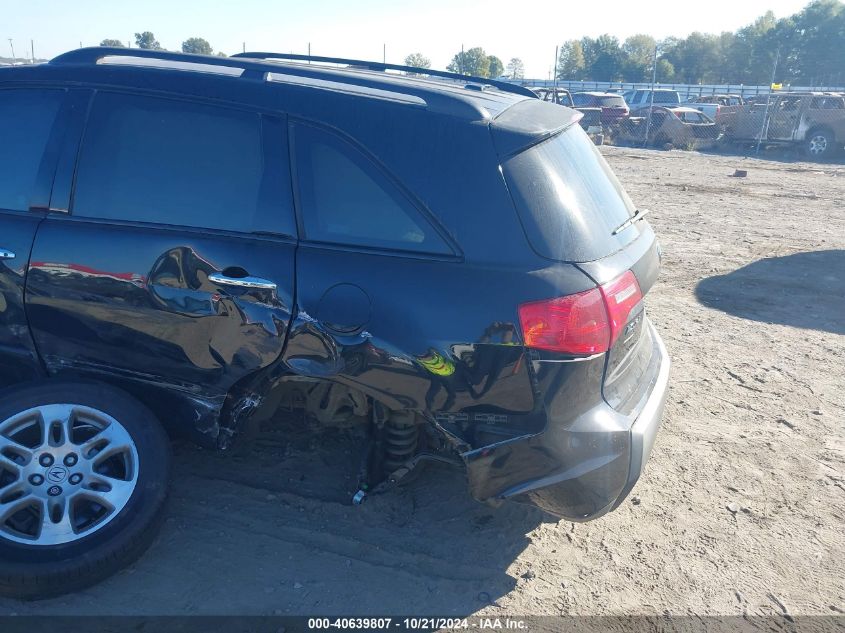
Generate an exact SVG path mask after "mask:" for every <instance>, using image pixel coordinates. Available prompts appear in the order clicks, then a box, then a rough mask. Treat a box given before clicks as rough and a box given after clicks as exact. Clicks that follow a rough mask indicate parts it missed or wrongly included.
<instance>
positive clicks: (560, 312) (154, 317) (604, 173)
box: [0, 48, 669, 597]
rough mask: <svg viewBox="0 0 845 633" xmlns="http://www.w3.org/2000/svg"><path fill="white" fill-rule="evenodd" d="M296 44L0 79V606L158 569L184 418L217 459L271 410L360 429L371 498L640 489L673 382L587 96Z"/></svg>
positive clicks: (59, 61)
mask: <svg viewBox="0 0 845 633" xmlns="http://www.w3.org/2000/svg"><path fill="white" fill-rule="evenodd" d="M302 61H303V58H298V57H297V56H290V55H274V54H269V53H246V54H242V55H236V56H235V57H231V58H215V57H200V56H192V55H181V54H175V53H167V52H163V51H141V50H132V51H127V50H125V49H106V48H93V49H80V50H77V51H73V52H70V53H67V54H65V55H61V56H60V57H57V58H56V59H54V60H52V61H51V62H50V63H47V64H42V65H36V66H28V67H16V68H9V69H3V70H0V139H2V143H0V382H2V383H3V387H4V391H3V392H2V393H0V592H2V593H5V594H7V595H15V596H20V597H39V596H46V595H51V594H56V593H61V592H64V591H69V590H72V589H75V588H78V587H80V586H84V585H86V584H90V583H91V582H94V581H95V580H98V579H100V578H103V577H104V576H106V575H108V574H110V573H112V572H113V571H115V570H116V569H118V568H119V567H120V566H121V565H124V564H126V562H127V561H129V560H131V559H132V558H133V557H135V556H137V555H139V554H140V553H141V552H142V551H143V550H144V548H145V547H146V546H147V544H148V543H149V542H150V541H151V539H152V537H153V534H154V526H155V525H156V523H157V519H158V518H160V516H161V514H162V507H163V504H164V501H165V498H166V491H167V485H168V473H169V464H170V453H169V444H168V441H167V434H166V433H165V431H164V429H165V428H166V429H167V430H168V431H169V432H170V433H175V432H180V431H181V432H184V433H188V434H190V435H192V436H193V437H194V438H195V439H196V440H197V441H199V442H201V443H202V444H204V445H205V446H208V447H215V448H226V447H227V446H229V445H230V443H231V440H232V438H233V437H235V436H236V435H238V433H239V432H241V431H243V430H244V429H245V427H246V426H247V425H248V424H251V423H255V422H256V421H261V420H267V419H269V418H270V417H272V416H273V413H274V412H277V411H279V409H280V408H286V409H288V408H292V407H299V408H301V409H304V411H305V413H306V414H307V416H308V419H310V420H312V421H316V422H317V423H318V424H321V425H333V424H343V425H357V426H359V427H360V428H361V429H362V431H363V432H365V433H366V436H367V438H368V447H369V449H368V451H367V458H366V459H365V463H364V464H363V465H362V469H361V475H360V480H361V481H360V491H359V492H358V493H357V494H356V495H355V497H354V500H355V501H356V502H360V501H361V500H362V499H363V498H365V497H366V495H368V494H373V493H374V492H376V491H380V490H384V489H386V488H388V487H389V486H390V485H392V484H395V483H396V482H398V481H399V480H401V479H402V478H403V477H404V476H405V475H406V474H407V473H409V472H411V471H412V470H413V469H414V467H415V466H417V465H418V464H420V463H424V462H425V461H427V460H441V461H449V462H453V463H456V464H458V465H460V466H461V467H462V468H464V469H465V471H466V475H467V478H468V482H469V489H470V492H471V493H472V495H473V496H474V497H475V498H477V499H479V500H481V501H488V502H493V503H497V502H500V501H502V500H507V499H512V500H516V501H522V502H528V503H532V504H535V505H537V506H539V507H540V508H543V509H544V510H547V511H548V512H550V513H553V514H555V515H557V516H559V517H566V518H567V519H570V520H574V521H581V520H588V519H591V518H595V517H598V516H600V515H602V514H603V513H605V512H607V511H609V510H612V509H613V508H615V507H616V506H618V505H619V504H620V503H621V501H622V500H623V499H624V498H625V496H626V495H627V494H628V493H629V491H630V490H631V488H632V487H633V485H634V483H635V482H636V481H637V478H638V477H639V475H640V473H641V471H642V469H643V467H644V464H645V462H646V460H647V459H648V456H649V453H650V450H651V447H652V444H653V442H654V439H655V435H656V433H657V429H658V426H659V424H660V418H661V414H662V410H663V404H664V399H665V395H666V390H667V382H668V373H669V360H668V357H667V354H666V351H665V349H664V347H663V344H662V342H661V340H660V338H659V336H658V335H657V333H656V332H655V330H654V328H653V327H652V325H651V323H650V322H649V320H648V319H647V318H646V316H645V312H644V304H643V298H644V296H645V294H646V293H647V292H648V290H649V289H650V288H651V287H652V285H653V284H654V283H655V280H656V278H657V275H658V269H659V248H658V244H657V240H656V239H655V236H654V233H653V232H652V230H651V228H650V227H649V225H648V223H647V222H641V221H640V220H641V219H642V215H643V212H642V211H638V210H637V209H636V208H635V206H634V204H633V203H632V202H631V200H630V199H629V198H628V196H627V195H626V193H625V192H624V190H623V189H622V187H621V186H620V184H619V182H618V181H617V180H616V178H615V177H614V175H613V173H612V172H611V170H610V169H609V167H608V166H607V164H606V163H605V161H604V160H603V159H602V157H601V155H600V154H599V153H598V152H597V151H596V149H595V148H594V147H593V144H592V143H591V142H590V141H589V139H588V138H587V136H586V134H585V133H584V131H583V130H582V129H581V128H580V127H579V126H578V125H577V121H578V118H579V114H578V113H577V112H575V111H574V110H571V109H569V108H565V107H560V106H557V105H554V104H551V103H544V102H543V101H541V100H539V99H537V98H536V97H535V95H534V94H533V93H531V92H530V91H529V90H527V89H525V88H521V87H518V86H514V85H510V84H507V83H499V82H496V81H491V80H486V79H477V78H471V77H466V76H461V75H454V74H450V73H438V72H435V71H429V70H424V71H423V70H420V69H413V68H405V67H401V66H391V65H389V64H377V63H371V62H360V61H352V60H337V59H328V58H309V59H308V61H310V62H331V63H330V64H328V63H308V64H306V63H302ZM388 70H392V71H396V70H399V71H405V73H406V74H404V75H402V74H397V73H395V72H388ZM412 73H426V75H425V76H420V75H419V74H412ZM362 435H363V433H362Z"/></svg>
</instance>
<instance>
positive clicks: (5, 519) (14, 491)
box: [0, 404, 138, 546]
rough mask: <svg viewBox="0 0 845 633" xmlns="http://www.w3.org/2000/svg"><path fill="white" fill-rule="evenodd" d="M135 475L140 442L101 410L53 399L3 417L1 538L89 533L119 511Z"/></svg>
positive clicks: (51, 538) (48, 538) (38, 539)
mask: <svg viewBox="0 0 845 633" xmlns="http://www.w3.org/2000/svg"><path fill="white" fill-rule="evenodd" d="M137 481H138V451H137V449H136V447H135V442H134V441H133V440H132V437H131V436H130V435H129V433H128V432H127V431H126V429H125V428H124V427H123V426H122V425H121V424H120V423H119V422H118V421H117V420H115V419H114V418H113V417H111V416H109V415H108V414H106V413H104V412H102V411H99V410H97V409H94V408H91V407H86V406H82V405H74V404H49V405H43V406H39V407H34V408H32V409H28V410H26V411H23V412H21V413H18V414H16V415H14V416H12V417H10V418H7V419H5V420H2V421H0V539H8V540H11V541H14V542H17V543H24V544H28V545H41V546H49V545H59V544H62V543H69V542H72V541H76V540H78V539H81V538H83V537H86V536H88V535H90V534H92V533H94V532H96V531H97V530H99V529H101V528H102V527H103V526H105V525H106V524H107V523H108V522H109V521H111V520H112V519H113V518H114V517H116V516H117V515H118V514H119V513H120V511H121V510H122V509H123V508H124V507H125V506H126V504H127V502H128V501H129V498H130V497H131V496H132V493H133V491H134V490H135V485H136V483H137Z"/></svg>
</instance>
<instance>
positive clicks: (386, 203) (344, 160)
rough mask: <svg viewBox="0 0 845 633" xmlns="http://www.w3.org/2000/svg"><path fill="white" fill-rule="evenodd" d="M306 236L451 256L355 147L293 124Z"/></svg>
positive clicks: (450, 251)
mask: <svg viewBox="0 0 845 633" xmlns="http://www.w3.org/2000/svg"><path fill="white" fill-rule="evenodd" d="M293 139H294V148H295V150H294V151H295V158H296V176H297V181H298V185H299V206H300V210H301V214H302V223H303V228H304V232H305V236H304V237H305V238H306V239H309V240H313V241H317V242H330V243H335V244H346V245H352V246H368V247H374V248H386V249H399V250H406V251H408V250H410V251H418V252H423V253H452V249H451V248H449V246H447V245H446V243H445V242H444V241H443V239H442V238H441V237H440V235H439V234H438V233H437V231H436V230H435V229H434V227H433V226H432V225H431V224H430V223H429V222H428V220H427V219H426V218H425V217H424V216H423V214H422V213H421V212H420V210H419V209H417V207H416V206H415V205H413V204H412V203H411V202H410V201H409V200H408V198H407V197H406V196H405V195H404V194H403V193H402V192H401V191H400V190H399V189H398V187H397V186H396V185H395V184H394V183H392V182H391V181H390V180H389V179H388V178H387V176H386V175H385V174H384V173H383V172H382V171H381V169H379V168H378V167H377V166H376V165H375V163H374V162H373V161H372V160H371V159H369V158H368V157H367V156H365V155H364V154H363V153H362V152H361V151H360V150H358V149H357V148H356V147H354V146H353V145H352V144H351V143H349V142H347V141H345V140H344V139H341V138H340V137H338V136H337V135H335V134H332V133H330V132H328V131H326V130H323V129H320V128H316V127H313V126H311V125H305V124H296V125H295V126H294V136H293Z"/></svg>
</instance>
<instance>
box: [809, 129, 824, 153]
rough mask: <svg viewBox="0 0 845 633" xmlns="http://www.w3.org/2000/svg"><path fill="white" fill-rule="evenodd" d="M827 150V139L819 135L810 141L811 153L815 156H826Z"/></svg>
mask: <svg viewBox="0 0 845 633" xmlns="http://www.w3.org/2000/svg"><path fill="white" fill-rule="evenodd" d="M826 150H827V137H825V136H822V135H821V134H817V135H816V136H814V137H813V138H811V139H810V153H811V154H814V155H818V154H824V153H825V151H826Z"/></svg>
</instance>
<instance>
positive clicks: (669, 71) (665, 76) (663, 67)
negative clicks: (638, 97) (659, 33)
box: [657, 58, 675, 84]
mask: <svg viewBox="0 0 845 633" xmlns="http://www.w3.org/2000/svg"><path fill="white" fill-rule="evenodd" d="M674 81H675V67H674V66H673V65H672V62H670V61H669V60H668V59H663V58H660V59H658V60H657V82H658V83H662V84H669V83H672V82H674Z"/></svg>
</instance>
